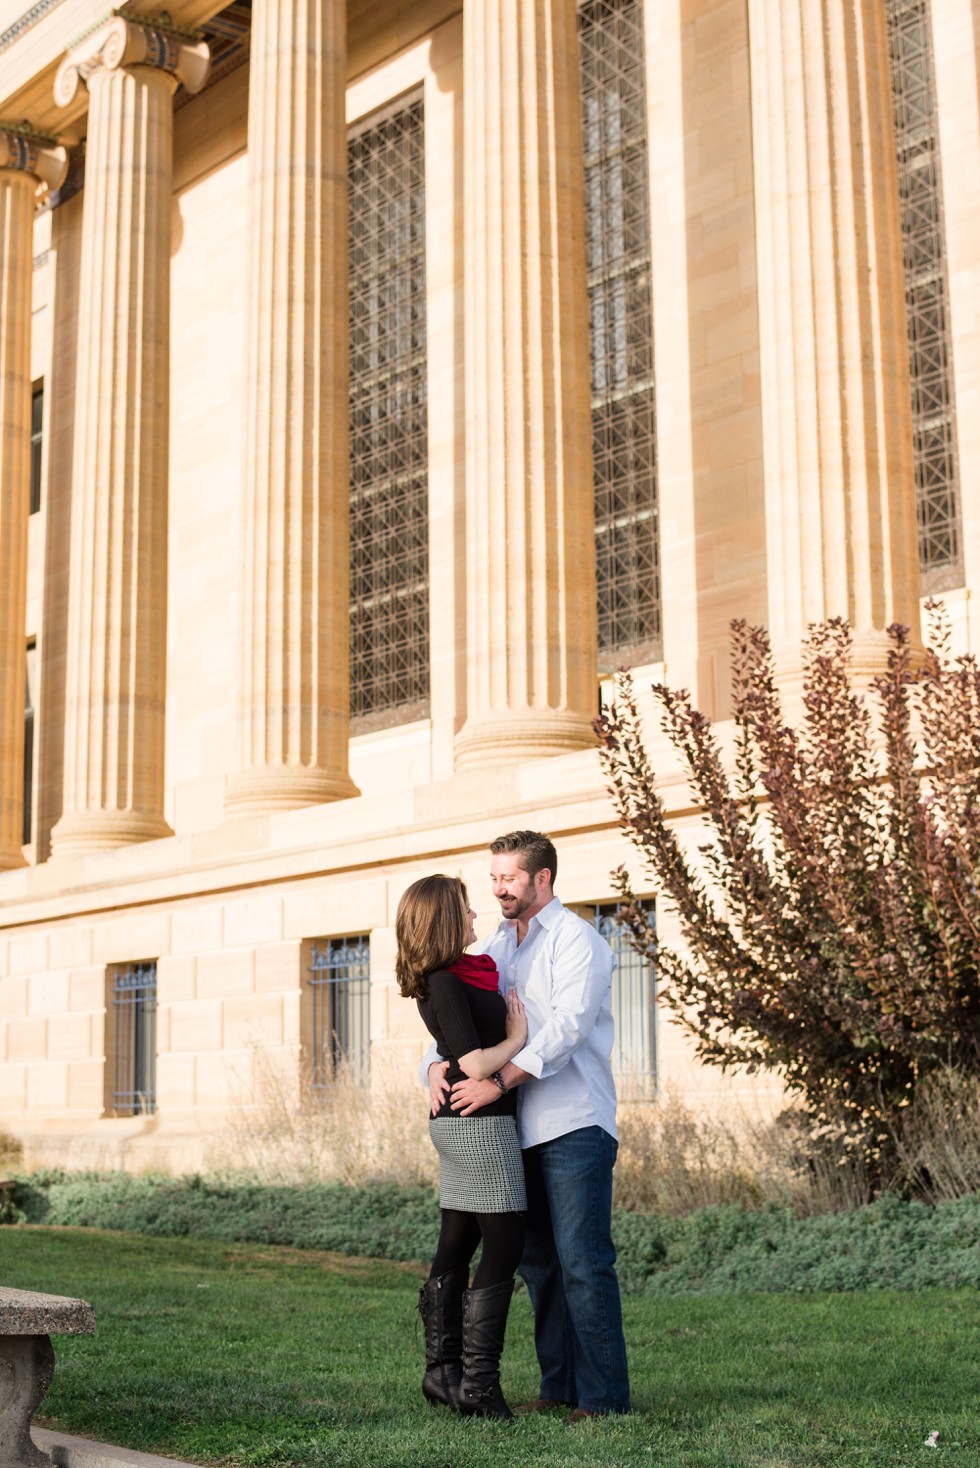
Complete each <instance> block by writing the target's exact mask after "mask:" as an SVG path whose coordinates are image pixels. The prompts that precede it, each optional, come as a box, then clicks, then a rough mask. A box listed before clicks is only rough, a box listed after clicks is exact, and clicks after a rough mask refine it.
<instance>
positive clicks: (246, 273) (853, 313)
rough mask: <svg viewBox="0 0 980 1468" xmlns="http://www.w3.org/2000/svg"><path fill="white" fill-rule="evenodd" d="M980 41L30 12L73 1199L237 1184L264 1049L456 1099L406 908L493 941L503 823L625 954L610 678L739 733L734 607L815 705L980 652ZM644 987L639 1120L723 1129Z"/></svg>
mask: <svg viewBox="0 0 980 1468" xmlns="http://www.w3.org/2000/svg"><path fill="white" fill-rule="evenodd" d="M25 7H26V8H25ZM978 34H980V3H977V0H943V3H942V5H939V4H937V3H936V0H932V3H931V4H930V3H929V0H578V3H576V0H462V3H461V0H415V3H411V0H347V3H345V0H251V3H248V0H233V3H231V4H230V5H222V3H221V0H170V3H169V5H168V8H167V10H166V13H164V12H163V11H162V9H161V8H160V7H156V6H154V5H153V4H152V3H149V0H135V3H132V4H127V5H125V6H123V7H120V8H117V9H115V10H111V11H108V12H107V11H106V10H105V8H104V5H103V4H102V0H98V3H97V0H35V3H34V4H32V5H29V6H28V5H27V0H0V1128H2V1129H4V1130H6V1131H8V1132H11V1133H13V1134H15V1135H17V1136H19V1137H21V1138H22V1139H24V1141H25V1143H26V1145H27V1149H28V1155H29V1157H31V1158H33V1159H35V1160H49V1161H61V1162H75V1163H83V1162H84V1163H91V1162H97V1163H102V1164H105V1163H122V1164H123V1165H127V1166H145V1165H151V1164H152V1165H163V1166H171V1167H182V1166H189V1165H194V1164H195V1163H197V1162H198V1161H199V1160H200V1158H201V1156H202V1155H203V1148H204V1146H205V1144H206V1141H207V1139H208V1137H210V1136H212V1135H213V1134H214V1133H215V1132H216V1131H218V1130H220V1128H221V1126H222V1125H223V1124H224V1121H225V1120H226V1118H227V1117H228V1115H229V1113H231V1112H232V1111H234V1110H236V1109H237V1108H239V1107H240V1106H241V1105H242V1104H247V1102H248V1098H249V1094H250V1091H249V1085H250V1077H251V1076H252V1074H253V1072H254V1068H255V1066H256V1064H257V1057H258V1056H260V1055H262V1056H265V1057H266V1058H267V1059H270V1060H271V1061H272V1062H274V1064H275V1065H276V1066H277V1067H279V1069H280V1071H281V1073H282V1074H283V1075H284V1076H286V1077H288V1078H291V1081H292V1082H295V1084H296V1085H297V1087H298V1086H299V1085H300V1084H301V1081H302V1080H303V1078H304V1077H305V1078H306V1079H307V1080H310V1079H312V1082H313V1084H314V1086H315V1088H317V1089H319V1090H322V1091H327V1090H329V1086H330V1084H331V1078H332V1077H333V1076H334V1075H335V1074H336V1072H337V1069H338V1067H350V1068H352V1069H353V1070H354V1072H355V1073H356V1074H357V1075H358V1076H359V1077H360V1078H362V1079H364V1080H365V1081H366V1083H368V1084H370V1083H371V1081H372V1078H376V1077H377V1076H379V1075H381V1074H384V1073H386V1072H390V1071H392V1070H393V1069H394V1068H403V1069H408V1068H410V1067H411V1066H412V1065H413V1064H414V1062H415V1061H416V1060H417V1058H418V1055H419V1054H420V1050H421V1028H420V1025H419V1022H418V1019H417V1016H416V1015H415V1014H414V1012H413V1009H412V1006H410V1005H407V1004H405V1003H404V1002H403V1001H402V1000H400V998H399V997H398V995H397V992H396V990H395V988H394V986H393V983H392V977H391V974H392V959H393V948H394V939H393V921H394V909H395V905H396V903H397V899H398V897H399V895H400V893H401V891H402V890H403V889H404V887H405V886H406V885H407V884H408V883H409V882H410V881H411V880H413V879H414V878H415V877H416V876H418V875H420V874H422V873H424V872H427V871H431V870H446V871H453V872H459V873H460V874H461V875H462V876H463V877H464V878H465V879H466V880H467V882H468V883H469V885H470V890H471V894H472V895H473V897H474V899H475V905H476V907H477V908H478V911H479V917H480V922H481V924H482V926H483V929H484V930H485V929H486V927H487V926H488V925H489V924H490V923H491V922H493V921H495V915H494V905H493V902H492V899H491V897H490V894H489V890H488V883H487V876H486V871H487V860H486V854H485V852H486V846H487V843H488V841H489V840H490V839H492V837H493V836H494V835H496V834H498V833H500V832H501V831H502V830H508V829H512V828H514V827H517V826H525V827H535V828H538V829H543V830H547V831H549V832H550V833H551V834H552V836H553V837H554V838H555V840H556V842H557V844H558V848H559V853H560V858H561V872H560V874H559V882H558V887H559V891H560V893H561V895H562V897H563V898H564V900H565V901H567V902H572V903H575V904H579V905H580V906H581V908H582V910H583V911H585V912H587V913H588V914H589V915H590V916H592V917H593V918H594V919H595V920H596V921H597V922H600V923H607V922H608V918H609V905H610V903H611V890H612V889H611V883H610V875H609V874H610V871H611V869H612V868H613V867H615V866H616V865H618V864H619V863H620V862H621V861H623V860H624V859H626V860H629V852H628V850H627V848H626V845H625V843H624V841H623V839H622V837H621V835H620V834H619V832H618V831H617V828H616V824H615V820H614V818H613V816H612V811H611V807H610V804H609V801H608V798H607V796H606V794H605V791H604V788H603V781H602V778H601V774H600V771H599V767H598V762H597V758H596V755H595V751H594V748H593V742H592V735H591V720H592V717H593V715H594V713H595V712H596V710H597V707H598V703H599V699H600V697H601V696H602V690H603V688H604V686H605V684H606V682H607V680H608V679H609V677H610V676H611V674H612V672H613V671H614V670H615V668H616V667H618V666H621V665H622V664H624V663H630V664H632V665H633V666H634V667H636V668H637V669H639V670H640V671H641V674H642V675H643V676H644V677H645V676H647V675H651V676H666V677H667V678H668V680H670V681H671V682H673V683H677V684H683V685H685V686H687V687H689V688H691V689H692V690H693V691H694V693H695V695H696V698H697V699H698V701H699V703H700V705H701V707H702V708H704V709H705V710H706V711H707V712H709V713H710V714H712V715H713V716H714V717H715V718H718V719H721V720H723V719H724V718H725V716H726V712H727V703H726V698H727V638H728V624H729V621H730V619H731V618H733V617H736V616H739V617H746V618H748V619H750V620H751V621H755V622H764V623H766V624H768V625H769V626H770V627H771V629H772V632H773V636H774V640H775V644H776V647H777V650H778V657H779V666H780V670H781V677H782V679H783V681H784V684H785V687H786V689H787V692H788V694H789V696H792V692H793V689H794V687H795V686H796V685H797V683H798V674H799V647H800V639H801V636H802V634H803V632H804V629H805V627H806V625H807V623H808V622H811V621H813V620H814V619H819V618H822V617H825V616H831V615H838V614H840V615H845V616H847V617H849V618H850V620H851V622H852V625H853V627H854V631H855V638H856V646H857V659H858V664H859V667H860V669H861V670H862V671H867V670H871V669H874V668H876V667H877V666H879V664H880V660H881V657H882V650H883V646H884V638H885V629H886V628H887V626H888V625H889V623H891V622H892V621H895V620H899V621H902V622H906V623H909V624H910V625H912V626H913V627H914V628H915V627H917V626H918V620H919V606H920V599H921V597H922V596H923V595H925V594H928V593H930V592H941V593H942V594H943V595H944V597H945V599H946V602H947V605H948V607H949V609H950V612H951V615H952V618H953V622H954V626H955V633H956V637H957V640H958V645H959V646H960V647H962V648H973V647H975V646H976V645H977V641H978V633H980V622H978V615H980V614H978V610H977V604H976V603H975V602H974V601H973V599H972V587H973V586H974V585H977V584H980V493H978V492H976V491H974V490H973V489H972V488H971V484H972V476H973V474H975V473H976V474H978V475H980V451H978V452H974V448H975V446H974V444H973V441H972V440H973V435H974V433H976V434H977V435H978V437H980V412H977V411H975V409H976V406H977V404H976V399H977V397H978V394H980V312H978V308H977V302H978V301H980V89H978V54H980V53H978ZM977 447H978V448H980V446H977ZM25 684H26V690H27V692H26V697H25ZM665 791H666V792H667V798H668V801H669V803H670V805H671V808H672V809H673V810H675V812H676V815H677V820H678V822H679V824H680V825H682V826H691V825H692V818H691V812H690V810H689V808H688V805H687V802H686V798H685V792H684V788H683V785H682V783H681V782H680V781H679V780H675V779H674V778H673V777H671V776H670V775H669V774H668V776H667V777H666V778H665ZM660 922H661V926H662V930H663V931H664V933H665V934H666V935H667V936H669V935H670V930H671V929H670V916H669V914H662V915H660ZM653 984H654V978H653V976H652V975H651V974H649V973H648V972H647V971H646V970H644V968H643V967H642V965H638V964H637V963H636V962H635V961H633V960H631V959H630V958H629V955H626V954H624V962H623V965H622V970H621V978H620V987H619V990H618V991H617V996H616V1002H617V1006H618V1010H619V1016H618V1017H619V1021H620V1040H619V1042H618V1049H617V1055H616V1064H617V1068H618V1069H619V1071H620V1073H621V1077H622V1079H623V1082H624V1089H625V1090H626V1092H627V1093H635V1094H640V1095H646V1096H650V1095H653V1094H655V1089H656V1086H658V1085H664V1084H670V1085H676V1086H681V1087H686V1088H689V1089H690V1090H692V1091H697V1090H700V1091H701V1092H704V1091H707V1090H710V1089H711V1088H712V1087H716V1086H717V1084H718V1082H717V1080H716V1079H715V1078H714V1077H707V1076H704V1075H700V1074H699V1073H698V1072H697V1070H696V1068H695V1067H694V1066H693V1064H692V1062H691V1060H690V1056H689V1054H688V1053H687V1051H686V1049H685V1048H684V1046H683V1044H682V1043H681V1042H680V1041H679V1040H678V1039H677V1038H676V1035H675V1034H674V1033H673V1032H672V1030H671V1028H670V1027H669V1026H668V1025H666V1024H664V1022H663V1017H662V1016H661V1017H660V1018H659V1019H658V1018H657V1016H656V1013H655V1008H654V1006H653V1005H652V1004H651V994H652V988H653Z"/></svg>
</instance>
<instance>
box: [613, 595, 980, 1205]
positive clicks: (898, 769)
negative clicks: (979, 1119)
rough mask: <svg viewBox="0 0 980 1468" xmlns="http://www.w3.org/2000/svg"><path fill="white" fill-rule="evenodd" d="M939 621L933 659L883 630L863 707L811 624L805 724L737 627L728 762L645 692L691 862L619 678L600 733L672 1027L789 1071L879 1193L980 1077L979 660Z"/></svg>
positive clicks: (626, 906) (715, 745) (635, 919)
mask: <svg viewBox="0 0 980 1468" xmlns="http://www.w3.org/2000/svg"><path fill="white" fill-rule="evenodd" d="M929 612H930V629H929V646H928V649H927V652H926V655H925V657H924V658H922V656H921V655H920V656H919V657H918V658H916V657H913V653H912V649H911V646H910V640H909V634H908V629H907V628H905V627H901V626H893V627H891V628H890V629H889V637H890V641H891V647H890V652H889V656H888V662H887V668H886V670H885V672H884V673H883V674H882V675H881V676H880V677H879V678H878V679H876V680H875V682H874V684H873V685H872V687H871V688H870V689H869V690H868V691H867V692H864V691H861V690H859V689H857V688H856V687H855V686H854V680H853V678H852V675H851V667H850V662H851V646H852V639H851V632H850V629H849V627H848V625H847V623H846V622H844V621H841V620H834V621H830V622H827V623H825V624H821V625H819V626H815V627H813V628H812V629H811V632H810V635H809V638H808V640H807V643H806V645H805V659H804V693H803V713H802V717H801V720H800V722H799V726H798V727H794V726H792V725H791V724H789V723H788V722H787V721H786V720H785V718H784V716H783V709H782V705H781V700H780V696H779V693H778V692H777V688H776V681H775V677H774V670H773V659H772V653H771V648H770V643H769V639H768V636H767V634H766V632H765V631H764V630H763V629H762V628H761V627H751V626H749V625H748V624H746V623H745V622H741V621H740V622H734V623H733V624H732V670H733V672H732V681H733V708H734V724H735V748H734V757H733V758H728V759H727V760H726V758H725V757H724V755H723V753H722V748H721V745H720V743H719V740H718V737H717V735H716V733H715V731H714V730H713V729H712V727H711V724H710V722H709V720H708V719H707V718H705V716H704V715H703V714H701V713H700V712H699V711H698V710H697V709H696V708H695V707H694V706H693V704H692V702H691V699H690V697H689V695H688V694H687V693H686V692H684V691H679V692H678V691H673V690H671V689H669V688H667V687H666V686H664V685H663V684H657V685H654V688H653V693H654V697H655V701H656V704H657V707H658V711H659V715H660V719H661V722H662V725H663V728H664V730H665V732H666V734H667V735H668V737H669V739H670V741H671V743H672V745H673V747H674V749H675V750H676V751H677V753H678V754H679V755H680V756H681V758H682V761H683V764H684V767H685V769H686V773H687V776H688V779H689V781H690V784H691V788H692V791H693V794H694V798H695V800H696V802H697V803H698V805H699V807H700V808H701V811H702V813H703V820H704V825H705V840H704V842H703V843H702V845H701V847H700V861H692V860H690V859H689V858H688V856H687V855H686V854H685V852H684V851H683V849H682V847H681V843H680V841H679V840H678V837H677V835H676V832H675V831H674V829H673V828H672V826H671V825H670V823H669V822H668V819H667V815H666V811H665V808H664V804H663V801H662V799H661V797H660V795H659V793H658V790H657V772H656V771H655V770H654V768H653V767H652V765H651V762H650V758H649V754H648V750H647V748H646V746H645V743H644V738H643V728H642V721H641V717H640V714H639V711H638V707H637V702H636V697H635V694H634V691H633V687H632V684H631V680H630V677H629V675H628V674H622V675H620V678H619V680H618V689H617V697H616V701H615V703H614V705H613V707H612V708H611V709H609V710H608V711H607V712H606V713H605V714H603V715H602V716H601V717H600V718H599V719H598V720H597V721H596V730H597V733H598V737H599V741H600V755H601V759H602V763H603V767H604V770H605V772H606V774H607V777H608V780H609V785H610V790H611V794H612V797H613V800H614V802H615V805H616V808H617V810H618V812H619V815H620V819H621V823H622V826H623V829H624V830H625V832H626V834H627V835H628V837H629V838H630V839H631V840H632V842H633V843H634V845H635V846H636V847H637V849H638V851H639V852H640V854H641V856H642V858H643V862H644V865H645V867H646V869H647V870H648V871H649V873H650V875H651V877H652V878H653V881H654V883H655V886H656V887H657V889H658V890H659V891H660V892H661V893H662V894H663V896H664V897H666V899H667V900H668V901H669V902H670V903H671V904H673V906H674V907H675V908H676V911H677V913H678V915H679V919H680V927H681V931H682V935H683V939H684V945H685V947H684V949H683V951H674V950H671V949H668V948H666V947H664V946H661V945H659V944H658V942H657V936H656V932H655V929H654V927H653V924H652V921H651V919H650V916H649V914H648V913H647V912H646V911H645V910H644V908H643V907H642V906H641V905H640V904H639V902H638V901H637V900H636V898H635V896H634V894H633V891H632V889H631V884H630V881H629V878H628V876H627V874H626V871H625V869H622V868H621V869H620V870H619V871H618V872H617V873H616V874H615V881H616V885H617V888H618V891H619V893H620V896H621V899H622V902H623V909H622V912H621V920H622V921H624V922H625V924H626V926H627V928H628V930H629V934H630V938H631V941H632V943H633V945H634V946H635V947H636V948H637V949H638V950H639V951H640V952H641V953H643V954H644V955H646V956H648V957H649V958H651V959H653V960H654V961H655V962H656V964H657V967H658V971H659V980H660V986H661V991H662V993H663V996H664V999H665V1001H666V1003H667V1004H669V1005H670V1007H671V1009H672V1011H673V1018H674V1019H675V1020H676V1021H677V1022H678V1023H679V1024H680V1025H681V1026H682V1027H683V1028H684V1029H686V1030H687V1031H688V1032H689V1034H690V1035H691V1036H692V1037H693V1039H694V1043H695V1047H696V1050H697V1054H698V1056H699V1058H700V1059H701V1060H702V1061H704V1062H707V1063H708V1064H713V1065H719V1066H721V1067H724V1068H729V1067H743V1068H745V1069H747V1070H749V1071H754V1070H759V1069H767V1070H774V1071H776V1072H778V1073H779V1074H780V1075H781V1077H782V1078H783V1081H784V1083H785V1085H786V1086H787V1088H788V1089H789V1090H790V1091H792V1092H795V1093H798V1095H799V1096H800V1098H801V1099H802V1102H803V1105H804V1107H805V1110H806V1113H807V1115H808V1117H809V1120H810V1123H811V1126H812V1129H813V1135H815V1136H816V1137H818V1138H819V1137H823V1138H825V1139H827V1140H829V1141H831V1142H832V1143H835V1144H836V1143H838V1142H839V1143H842V1144H843V1145H844V1147H845V1148H846V1149H847V1150H848V1151H849V1152H850V1153H851V1155H853V1156H856V1157H860V1158H861V1159H862V1160H863V1161H868V1160H871V1161H872V1163H873V1164H874V1168H875V1170H876V1176H877V1178H878V1179H879V1180H880V1179H881V1178H882V1177H883V1176H884V1175H886V1174H887V1172H888V1170H889V1169H890V1168H891V1167H893V1166H894V1165H895V1163H896V1160H897V1157H898V1156H899V1154H900V1151H901V1147H900V1145H899V1142H898V1138H899V1137H900V1135H901V1130H902V1120H903V1113H904V1112H905V1111H906V1110H907V1109H908V1108H910V1107H911V1106H912V1104H913V1102H914V1100H915V1097H916V1092H917V1089H918V1088H919V1087H920V1086H921V1085H922V1083H923V1082H924V1081H926V1080H928V1079H929V1078H930V1077H933V1076H935V1075H938V1074H940V1073H943V1074H946V1075H948V1074H949V1073H950V1072H953V1073H956V1074H963V1075H966V1076H976V1075H978V1074H980V982H978V964H980V894H978V888H977V875H978V871H980V667H978V664H977V662H976V660H975V659H974V658H973V657H953V656H952V655H951V653H950V649H949V644H950V635H949V625H948V621H947V619H946V617H945V614H944V613H943V611H942V608H941V607H939V606H938V604H935V603H931V604H930V605H929Z"/></svg>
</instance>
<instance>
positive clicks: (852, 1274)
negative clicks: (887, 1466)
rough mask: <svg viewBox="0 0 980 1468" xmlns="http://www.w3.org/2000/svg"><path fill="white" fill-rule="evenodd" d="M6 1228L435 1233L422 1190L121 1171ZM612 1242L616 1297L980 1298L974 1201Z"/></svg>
mask: <svg viewBox="0 0 980 1468" xmlns="http://www.w3.org/2000/svg"><path fill="white" fill-rule="evenodd" d="M3 1216H4V1215H0V1218H2V1217H3ZM5 1216H6V1219H7V1221H9V1222H11V1223H16V1222H26V1223H41V1224H51V1225H62V1226H64V1225H69V1226H74V1227H87V1228H118V1229H129V1230H132V1231H134V1232H137V1233H143V1234H157V1235H168V1236H174V1235H195V1236H197V1237H199V1238H206V1239H216V1240H223V1241H225V1242H229V1243H234V1242H242V1243H244V1242H248V1243H259V1244H289V1245H292V1246H293V1247H295V1248H300V1249H328V1250H332V1251H335V1252H337V1253H341V1254H359V1255H365V1256H367V1257H369V1258H380V1259H395V1260H426V1259H429V1258H431V1256H432V1253H433V1250H434V1248H435V1242H436V1234H437V1231H438V1206H437V1201H436V1197H435V1194H434V1193H432V1192H431V1191H430V1190H429V1189H427V1188H400V1187H396V1186H394V1185H382V1184H379V1185H376V1186H369V1187H358V1188H348V1187H343V1186H341V1185H339V1184H336V1185H323V1186H314V1187H305V1188H282V1187H266V1186H260V1185H258V1184H248V1183H221V1182H216V1181H213V1180H210V1179H206V1178H201V1177H184V1178H170V1177H161V1176H153V1175H144V1176H140V1177H133V1176H131V1175H129V1174H128V1173H119V1172H115V1173H92V1172H89V1173H59V1172H50V1173H34V1174H31V1175H27V1176H22V1177H19V1178H18V1179H17V1181H16V1187H15V1189H14V1192H13V1195H12V1196H11V1198H10V1200H9V1202H8V1203H7V1205H6V1215H5ZM613 1234H614V1237H615V1240H616V1246H617V1249H618V1251H619V1264H618V1269H619V1275H620V1279H621V1281H622V1284H623V1288H624V1289H626V1290H629V1291H635V1292H640V1293H646V1294H663V1295H677V1294H684V1293H688V1292H697V1293H703V1294H718V1293H723V1292H734V1293H747V1292H752V1291H760V1290H781V1291H786V1290H788V1291H793V1290H858V1289H886V1288H888V1289H905V1290H915V1289H926V1288H933V1287H938V1288H956V1287H961V1286H967V1287H969V1286H972V1287H974V1288H978V1287H980V1195H974V1196H972V1197H968V1198H961V1199H958V1200H957V1201H956V1202H952V1203H943V1204H940V1205H939V1206H938V1207H937V1208H929V1207H927V1206H926V1205H925V1204H923V1203H915V1202H912V1203H909V1202H904V1201H903V1200H901V1199H900V1198H897V1197H894V1196H886V1197H884V1198H881V1199H880V1200H879V1201H878V1202H876V1203H873V1204H870V1205H869V1206H868V1207H866V1208H859V1209H856V1210H855V1211H853V1212H851V1213H835V1214H824V1215H822V1216H820V1217H816V1218H805V1219H799V1218H796V1217H794V1215H793V1214H792V1213H791V1212H790V1211H789V1210H787V1209H784V1208H776V1207H767V1208H763V1209H761V1210H759V1211H758V1212H749V1211H747V1210H745V1209H743V1208H739V1207H734V1206H733V1207H724V1208H702V1209H700V1210H698V1211H697V1212H695V1213H691V1214H688V1215H687V1216H686V1217H684V1218H662V1217H659V1216H656V1215H652V1214H641V1213H617V1214H616V1216H615V1219H614V1225H613Z"/></svg>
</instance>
